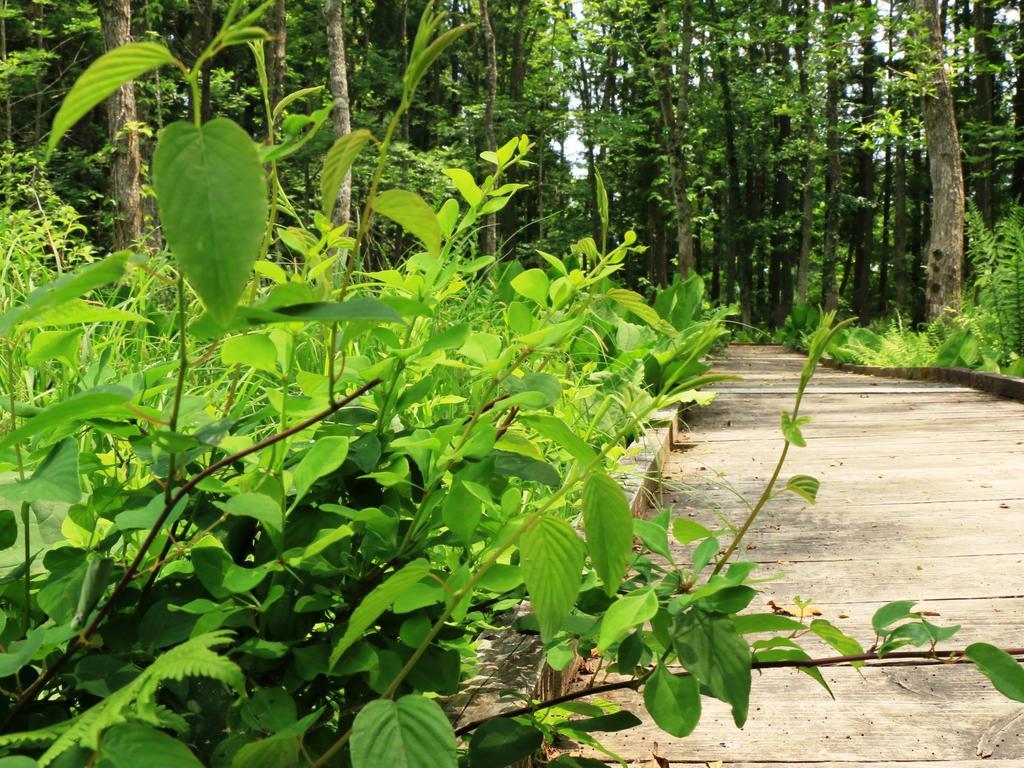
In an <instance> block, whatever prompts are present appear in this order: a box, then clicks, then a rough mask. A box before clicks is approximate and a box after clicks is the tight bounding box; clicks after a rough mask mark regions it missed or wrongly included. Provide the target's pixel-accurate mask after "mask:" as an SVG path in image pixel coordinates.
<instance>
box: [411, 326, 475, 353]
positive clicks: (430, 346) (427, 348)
mask: <svg viewBox="0 0 1024 768" xmlns="http://www.w3.org/2000/svg"><path fill="white" fill-rule="evenodd" d="M468 335H469V323H457V324H455V325H453V326H451V327H450V328H446V329H444V330H443V331H441V332H440V333H436V334H434V335H433V336H431V337H430V339H429V341H427V343H426V344H424V345H423V353H422V354H423V355H432V354H433V353H434V352H441V351H443V350H446V349H458V348H459V347H461V346H462V345H463V344H465V343H466V337H467V336H468Z"/></svg>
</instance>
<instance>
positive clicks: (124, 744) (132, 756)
mask: <svg viewBox="0 0 1024 768" xmlns="http://www.w3.org/2000/svg"><path fill="white" fill-rule="evenodd" d="M97 754H98V757H99V760H98V762H97V763H96V768H139V767H140V766H146V768H202V765H203V764H202V763H201V762H200V761H199V758H197V757H196V756H195V755H193V754H192V752H191V750H189V748H188V747H187V746H185V744H184V743H182V742H181V741H178V739H175V738H174V737H172V736H168V735H167V734H166V733H164V732H162V731H158V730H156V728H150V727H149V726H147V725H136V724H131V723H122V724H121V725H115V726H114V727H113V728H110V729H108V730H106V731H104V732H103V736H102V738H101V739H100V748H99V752H98V753H97Z"/></svg>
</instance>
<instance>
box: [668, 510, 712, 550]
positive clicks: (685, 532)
mask: <svg viewBox="0 0 1024 768" xmlns="http://www.w3.org/2000/svg"><path fill="white" fill-rule="evenodd" d="M672 535H673V536H674V537H675V539H676V541H678V542H679V543H680V544H692V543H693V542H695V541H697V540H699V539H706V538H708V537H709V536H713V535H714V534H712V532H711V531H709V530H708V529H707V528H705V527H704V526H703V525H701V524H700V523H698V522H696V521H694V520H687V519H686V518H685V517H677V518H676V519H675V520H673V521H672Z"/></svg>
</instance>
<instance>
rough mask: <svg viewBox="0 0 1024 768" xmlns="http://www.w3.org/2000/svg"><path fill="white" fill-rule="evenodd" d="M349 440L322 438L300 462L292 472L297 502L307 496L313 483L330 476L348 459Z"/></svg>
mask: <svg viewBox="0 0 1024 768" xmlns="http://www.w3.org/2000/svg"><path fill="white" fill-rule="evenodd" d="M348 445H349V439H348V438H347V437H341V436H338V435H330V436H327V437H320V438H317V440H316V441H315V442H314V443H313V447H312V448H310V449H309V450H308V451H306V453H305V454H304V455H303V457H302V459H300V460H299V463H298V465H297V466H296V467H295V469H293V470H292V484H293V486H294V488H295V500H294V501H293V502H292V504H293V505H294V504H296V503H298V502H299V501H300V500H301V499H302V497H303V496H305V495H306V494H307V493H308V492H309V489H310V488H312V487H313V483H315V482H316V481H317V480H319V479H320V478H321V477H324V476H325V475H329V474H330V473H331V472H333V471H334V470H336V469H337V468H338V467H340V466H341V465H342V464H344V463H345V459H346V458H347V457H348Z"/></svg>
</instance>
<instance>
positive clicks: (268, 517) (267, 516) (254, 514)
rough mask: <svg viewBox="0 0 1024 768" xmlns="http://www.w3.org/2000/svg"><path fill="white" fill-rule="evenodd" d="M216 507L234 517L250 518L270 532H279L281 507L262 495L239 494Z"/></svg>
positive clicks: (281, 522)
mask: <svg viewBox="0 0 1024 768" xmlns="http://www.w3.org/2000/svg"><path fill="white" fill-rule="evenodd" d="M217 506H218V507H220V508H221V509H223V510H224V511H225V512H227V513H228V514H229V515H234V516H235V517H251V518H252V519H253V520H257V521H259V523H260V524H261V525H262V526H263V527H264V528H267V529H269V530H271V531H278V532H280V531H281V526H282V524H283V522H284V521H283V520H282V517H283V514H282V512H281V505H280V504H279V503H278V502H277V501H275V500H274V499H272V498H270V497H269V496H267V495H266V494H264V493H240V494H238V495H237V496H232V497H231V498H230V499H228V500H227V501H226V502H223V503H220V502H218V503H217Z"/></svg>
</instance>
